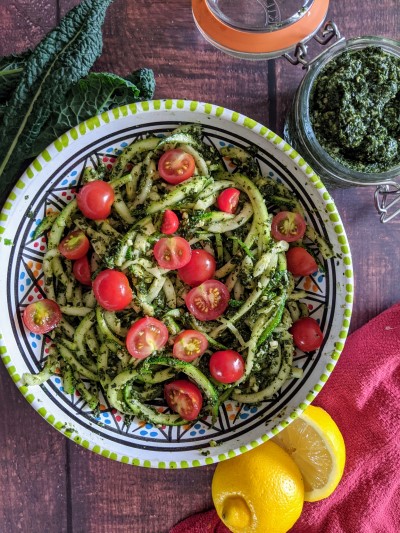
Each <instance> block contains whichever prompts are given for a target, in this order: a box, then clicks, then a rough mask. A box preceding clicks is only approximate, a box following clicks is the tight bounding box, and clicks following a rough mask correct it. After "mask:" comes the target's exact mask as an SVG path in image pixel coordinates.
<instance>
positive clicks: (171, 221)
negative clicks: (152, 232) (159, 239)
mask: <svg viewBox="0 0 400 533" xmlns="http://www.w3.org/2000/svg"><path fill="white" fill-rule="evenodd" d="M178 227H179V218H178V216H177V214H176V213H174V212H173V211H171V210H170V209H167V210H166V211H164V214H163V219H162V223H161V233H164V234H165V235H172V233H175V231H176V230H177V229H178Z"/></svg>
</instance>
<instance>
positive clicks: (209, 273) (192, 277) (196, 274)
mask: <svg viewBox="0 0 400 533" xmlns="http://www.w3.org/2000/svg"><path fill="white" fill-rule="evenodd" d="M216 268H217V265H216V262H215V259H214V257H213V256H212V255H211V254H210V253H209V252H207V251H206V250H192V257H191V258H190V261H189V263H187V265H185V266H184V267H182V268H179V269H178V277H179V278H180V279H181V280H182V281H183V282H184V283H187V284H188V285H190V286H191V287H197V286H198V285H201V284H202V283H203V282H204V281H207V280H208V279H211V278H212V277H213V276H214V273H215V269H216Z"/></svg>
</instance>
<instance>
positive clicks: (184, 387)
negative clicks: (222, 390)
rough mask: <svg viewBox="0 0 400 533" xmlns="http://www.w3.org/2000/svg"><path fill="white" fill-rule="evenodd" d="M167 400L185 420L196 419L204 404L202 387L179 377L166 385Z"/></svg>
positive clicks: (173, 409)
mask: <svg viewBox="0 0 400 533" xmlns="http://www.w3.org/2000/svg"><path fill="white" fill-rule="evenodd" d="M164 397H165V400H166V402H167V404H168V406H169V407H170V409H172V411H174V412H175V413H178V414H179V415H180V416H181V417H182V418H184V419H185V420H196V418H197V417H198V416H199V414H200V411H201V408H202V406H203V396H202V395H201V392H200V389H199V388H198V387H197V386H196V385H195V384H194V383H192V382H191V381H187V380H185V379H178V380H176V381H171V383H167V384H166V385H165V386H164Z"/></svg>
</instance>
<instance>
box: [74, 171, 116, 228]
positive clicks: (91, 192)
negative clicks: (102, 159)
mask: <svg viewBox="0 0 400 533" xmlns="http://www.w3.org/2000/svg"><path fill="white" fill-rule="evenodd" d="M114 198H115V194H114V189H113V188H112V187H111V185H110V184H109V183H107V182H105V181H101V180H96V181H90V182H89V183H86V185H84V186H83V187H82V189H81V190H80V191H79V193H78V194H77V195H76V201H77V203H78V207H79V209H80V210H81V211H82V213H83V214H84V215H85V217H87V218H90V219H91V220H104V219H106V218H107V217H108V216H109V215H110V213H111V206H112V204H113V202H114Z"/></svg>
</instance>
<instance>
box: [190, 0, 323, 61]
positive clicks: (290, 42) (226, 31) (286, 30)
mask: <svg viewBox="0 0 400 533" xmlns="http://www.w3.org/2000/svg"><path fill="white" fill-rule="evenodd" d="M328 7H329V0H315V1H314V3H313V5H312V6H311V7H310V9H309V10H308V11H307V13H306V14H305V15H304V16H303V17H301V18H300V19H299V20H297V21H296V22H293V24H290V25H289V26H285V27H283V28H281V29H279V30H275V31H272V32H248V31H243V30H237V29H235V28H232V27H231V26H228V25H227V24H225V23H224V22H222V21H221V20H220V19H218V18H217V17H216V16H215V15H214V13H213V12H212V11H211V10H210V8H209V6H208V5H207V2H206V0H192V10H193V16H194V18H195V21H196V23H197V24H198V26H199V28H200V29H201V30H202V31H203V32H204V34H205V35H207V36H208V37H209V38H210V39H211V40H212V41H214V42H215V43H217V44H219V45H220V46H222V47H223V48H225V49H227V50H232V51H235V52H244V53H248V54H277V55H280V54H279V52H284V51H287V50H290V49H292V48H293V49H294V48H295V47H296V45H297V43H299V42H301V41H304V40H308V39H309V38H310V37H312V36H313V35H314V34H315V33H316V32H317V31H318V29H319V28H320V27H321V25H322V23H323V22H324V20H325V17H326V14H327V12H328Z"/></svg>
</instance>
